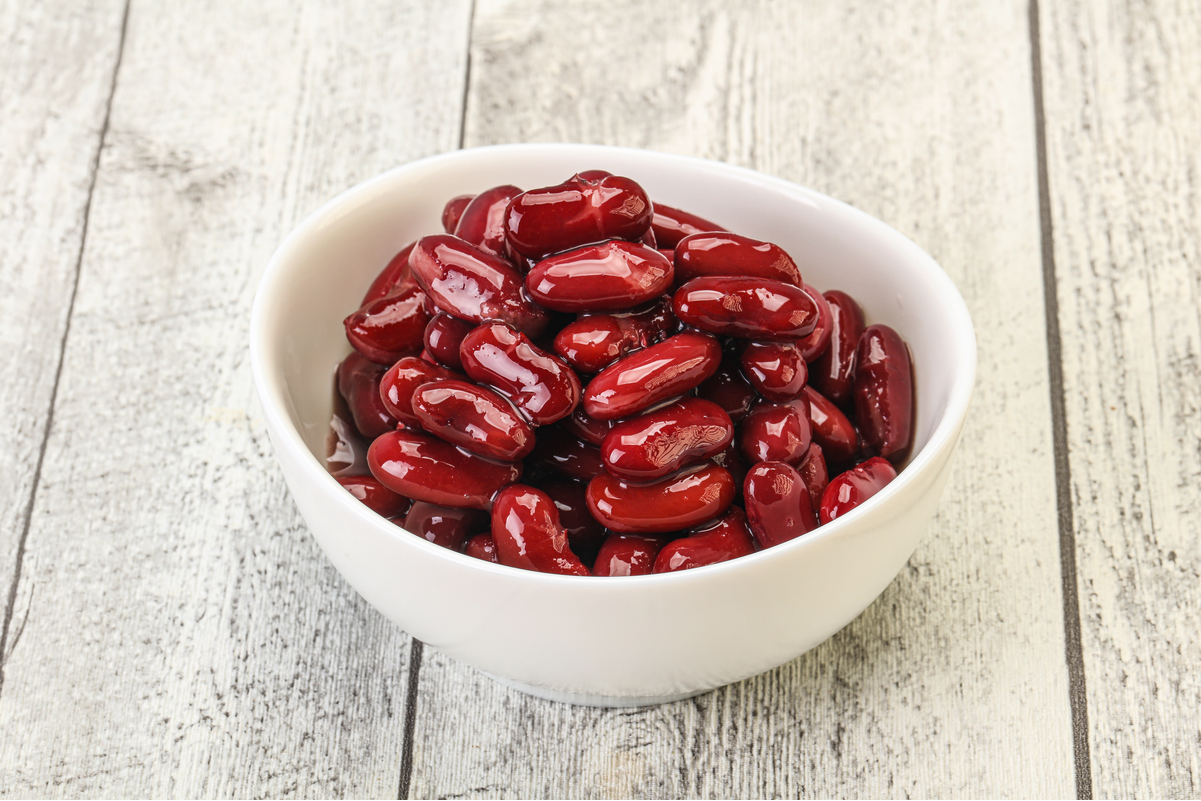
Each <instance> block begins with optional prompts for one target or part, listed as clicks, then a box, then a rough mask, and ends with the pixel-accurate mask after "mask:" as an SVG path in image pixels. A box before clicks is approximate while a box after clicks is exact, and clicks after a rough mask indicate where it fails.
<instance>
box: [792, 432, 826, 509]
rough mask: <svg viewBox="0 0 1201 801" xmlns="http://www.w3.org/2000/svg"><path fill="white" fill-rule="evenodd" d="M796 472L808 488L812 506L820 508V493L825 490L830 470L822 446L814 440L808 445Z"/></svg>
mask: <svg viewBox="0 0 1201 801" xmlns="http://www.w3.org/2000/svg"><path fill="white" fill-rule="evenodd" d="M797 472H798V473H800V474H801V479H802V480H804V482H805V486H806V487H807V488H808V489H809V500H810V501H811V502H812V503H813V508H814V509H820V508H821V505H822V493H823V492H825V491H826V486H827V485H828V484H829V483H830V471H829V469H828V468H827V467H826V456H825V453H823V452H822V446H821V445H818V444H817V442H816V441H815V442H814V443H813V444H812V445H810V446H809V451H808V452H807V453H806V454H805V460H804V461H803V462H801V466H800V467H798V468H797Z"/></svg>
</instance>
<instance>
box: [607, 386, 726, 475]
mask: <svg viewBox="0 0 1201 801" xmlns="http://www.w3.org/2000/svg"><path fill="white" fill-rule="evenodd" d="M733 438H734V424H733V423H732V422H730V417H729V415H727V414H726V413H725V412H724V411H723V410H722V408H721V407H720V406H718V405H717V404H715V403H713V402H712V401H707V400H704V399H702V398H684V399H683V400H681V401H678V402H677V403H673V404H672V405H670V406H666V407H664V408H661V409H658V410H656V411H653V412H648V413H647V414H643V415H640V416H638V417H634V418H631V419H629V420H624V421H622V422H620V423H618V424H617V425H615V426H614V427H613V428H612V429H611V430H610V431H609V433H608V434H607V435H605V439H604V442H603V443H602V444H601V457H602V458H603V459H604V464H605V468H606V469H607V470H608V471H609V472H610V473H612V474H613V475H615V476H619V477H622V478H628V479H631V480H633V481H653V480H654V479H658V478H662V477H663V476H666V475H667V474H668V473H674V472H675V471H677V470H679V469H680V468H681V467H684V466H686V465H689V464H692V463H693V462H698V461H701V460H703V459H708V458H709V457H710V456H713V455H715V454H717V453H720V452H721V451H722V450H724V449H725V448H726V446H727V445H729V444H730V442H731V440H733Z"/></svg>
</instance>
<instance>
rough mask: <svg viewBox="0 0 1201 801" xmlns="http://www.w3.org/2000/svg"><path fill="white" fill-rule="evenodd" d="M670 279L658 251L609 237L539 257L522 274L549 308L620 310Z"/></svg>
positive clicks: (648, 297) (658, 292) (532, 292)
mask: <svg viewBox="0 0 1201 801" xmlns="http://www.w3.org/2000/svg"><path fill="white" fill-rule="evenodd" d="M671 277H672V267H671V262H669V261H668V260H667V259H665V258H663V255H662V254H661V253H659V251H657V250H654V249H652V248H648V247H646V246H645V245H639V244H637V243H635V242H623V241H620V240H610V241H608V242H602V243H600V244H598V245H587V246H585V247H582V248H576V249H575V250H569V251H567V252H566V253H558V254H556V255H554V256H549V257H547V258H545V259H543V260H542V261H540V262H538V263H537V264H536V265H534V269H532V270H530V272H529V275H527V276H526V277H525V286H526V289H527V290H528V291H529V293H530V296H531V297H532V298H533V299H534V300H535V301H536V302H538V303H540V304H542V305H543V306H545V307H547V308H548V309H555V310H557V311H565V312H584V311H620V310H622V309H630V308H633V307H634V306H639V305H641V304H643V303H647V302H648V301H651V300H653V299H655V298H657V297H659V296H660V295H662V294H663V293H664V292H666V291H667V289H668V287H670V286H671Z"/></svg>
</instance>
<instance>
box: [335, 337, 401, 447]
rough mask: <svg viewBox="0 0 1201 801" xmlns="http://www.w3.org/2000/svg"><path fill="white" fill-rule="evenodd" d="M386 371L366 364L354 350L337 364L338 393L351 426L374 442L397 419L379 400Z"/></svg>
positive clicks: (374, 365) (392, 425) (364, 359)
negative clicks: (351, 423) (348, 413)
mask: <svg viewBox="0 0 1201 801" xmlns="http://www.w3.org/2000/svg"><path fill="white" fill-rule="evenodd" d="M386 372H387V368H386V367H384V366H383V365H381V364H376V363H375V362H372V361H368V360H367V358H366V357H364V356H363V355H362V354H360V353H358V352H357V351H355V352H352V353H351V354H350V355H349V356H347V357H346V358H345V359H343V360H342V362H341V364H339V365H338V374H337V383H338V392H339V394H341V396H342V398H343V400H345V401H346V406H347V408H349V409H350V416H351V419H352V420H353V421H354V427H355V428H356V429H358V432H359V434H361V435H362V436H364V437H366V438H367V439H375V438H376V437H378V436H379V435H380V434H383V433H384V432H385V431H391V430H392V429H394V428H396V422H397V418H396V417H395V416H394V415H393V413H392V410H391V409H389V408H387V406H386V405H385V404H384V402H383V400H382V399H381V397H380V387H381V382H382V381H383V379H384V376H385V373H386Z"/></svg>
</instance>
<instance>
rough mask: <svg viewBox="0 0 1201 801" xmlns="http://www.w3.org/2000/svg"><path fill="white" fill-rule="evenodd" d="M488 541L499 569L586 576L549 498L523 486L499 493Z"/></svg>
mask: <svg viewBox="0 0 1201 801" xmlns="http://www.w3.org/2000/svg"><path fill="white" fill-rule="evenodd" d="M492 539H493V541H495V542H496V556H497V559H498V561H499V562H500V563H501V564H502V565H508V566H509V567H517V568H521V569H522V570H536V571H538V572H540V573H559V574H562V575H569V576H587V575H589V573H588V568H586V567H584V565H583V563H582V562H580V560H579V558H578V557H577V556H576V555H575V554H574V553H572V552H571V547H570V545H569V544H568V542H567V533H566V532H565V531H563V527H562V526H561V525H559V511H558V509H556V508H555V504H554V502H553V501H552V500H551V499H550V496H549V495H547V494H546V493H545V492H542V491H541V490H537V489H534V488H533V487H527V486H525V485H524V484H512V485H510V486H508V487H505V488H504V489H503V490H501V491H500V492H499V493H498V494H497V496H496V503H495V504H494V505H493V507H492Z"/></svg>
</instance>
